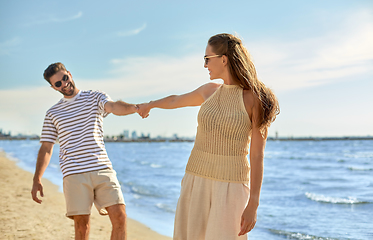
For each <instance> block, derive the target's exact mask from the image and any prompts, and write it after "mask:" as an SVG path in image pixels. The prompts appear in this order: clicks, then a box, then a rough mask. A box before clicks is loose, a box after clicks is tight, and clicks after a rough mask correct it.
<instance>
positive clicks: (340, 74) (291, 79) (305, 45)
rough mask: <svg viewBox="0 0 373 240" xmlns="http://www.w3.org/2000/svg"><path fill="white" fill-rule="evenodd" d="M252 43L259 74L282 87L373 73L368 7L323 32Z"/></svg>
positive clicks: (372, 31)
mask: <svg viewBox="0 0 373 240" xmlns="http://www.w3.org/2000/svg"><path fill="white" fill-rule="evenodd" d="M250 46H251V47H252V49H253V50H252V53H253V56H254V59H255V63H256V66H257V68H258V70H259V76H260V77H261V79H262V80H263V81H264V82H266V83H267V84H269V85H270V86H272V88H274V89H276V90H280V91H281V90H289V89H296V88H303V87H309V86H315V85H320V84H325V83H328V82H331V81H337V80H339V79H341V78H345V77H352V76H355V75H359V74H372V70H373V63H372V61H373V15H372V12H370V11H365V10H363V11H361V12H358V13H355V14H352V15H351V16H349V17H346V22H344V23H341V25H340V26H337V27H336V29H335V30H334V31H332V32H330V33H327V34H325V35H323V36H318V37H314V38H310V39H303V40H299V41H293V42H275V41H271V42H268V41H267V42H260V43H255V42H254V43H251V44H250Z"/></svg>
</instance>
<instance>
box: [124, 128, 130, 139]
mask: <svg viewBox="0 0 373 240" xmlns="http://www.w3.org/2000/svg"><path fill="white" fill-rule="evenodd" d="M123 138H124V139H129V138H130V131H128V130H124V131H123Z"/></svg>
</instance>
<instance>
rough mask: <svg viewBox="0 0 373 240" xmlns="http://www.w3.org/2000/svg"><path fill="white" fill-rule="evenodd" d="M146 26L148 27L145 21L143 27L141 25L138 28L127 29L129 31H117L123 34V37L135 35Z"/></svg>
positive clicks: (119, 34) (120, 34)
mask: <svg viewBox="0 0 373 240" xmlns="http://www.w3.org/2000/svg"><path fill="white" fill-rule="evenodd" d="M145 28H146V23H144V24H143V25H142V26H141V27H139V28H137V29H132V30H127V31H120V32H118V33H117V35H118V36H121V37H127V36H133V35H137V34H139V33H140V32H141V31H143V30H144V29H145Z"/></svg>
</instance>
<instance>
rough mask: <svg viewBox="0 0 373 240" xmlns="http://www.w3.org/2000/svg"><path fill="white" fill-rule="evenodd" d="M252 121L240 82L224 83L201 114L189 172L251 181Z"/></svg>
mask: <svg viewBox="0 0 373 240" xmlns="http://www.w3.org/2000/svg"><path fill="white" fill-rule="evenodd" d="M250 134H251V121H250V118H249V115H248V114H247V111H246V109H245V105H244V102H243V89H242V88H241V87H240V86H238V85H225V84H223V85H221V86H220V87H219V88H218V89H217V90H216V91H215V92H214V93H213V94H212V95H211V96H210V97H209V98H208V99H207V100H206V101H205V102H204V103H203V104H202V105H201V108H200V110H199V113H198V127H197V135H196V139H195V143H194V147H193V150H192V152H191V155H190V157H189V160H188V164H187V166H186V170H185V172H187V173H190V174H193V175H196V176H200V177H204V178H209V179H213V180H218V181H224V182H237V183H248V182H249V180H250V164H249V161H248V159H247V154H248V152H249V143H250Z"/></svg>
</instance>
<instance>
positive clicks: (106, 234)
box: [0, 150, 172, 240]
mask: <svg viewBox="0 0 373 240" xmlns="http://www.w3.org/2000/svg"><path fill="white" fill-rule="evenodd" d="M32 178H33V174H32V173H30V172H28V171H26V170H23V169H21V168H20V167H18V166H17V164H16V162H15V161H13V160H10V159H9V158H7V156H6V153H5V152H4V151H1V150H0V181H1V182H2V184H1V187H0V190H1V192H2V194H1V197H0V199H1V200H0V204H1V206H2V207H1V210H0V225H1V226H0V232H1V233H2V235H3V237H5V239H18V238H25V239H74V222H73V221H72V220H70V219H68V218H67V217H65V198H64V196H63V193H61V192H59V186H57V185H55V184H53V183H52V182H50V181H49V180H48V179H45V178H43V179H42V183H43V186H44V197H43V198H41V199H42V200H43V202H42V203H41V204H37V203H35V202H34V201H33V200H32V198H31V193H30V192H31V185H32ZM127 232H128V234H127V237H128V239H129V240H147V239H154V240H170V239H172V238H170V237H167V236H163V235H161V234H159V233H157V232H155V231H153V230H151V229H150V228H149V227H147V226H145V225H144V224H142V223H140V222H138V221H136V220H133V219H130V218H127ZM110 233H111V223H110V220H109V217H108V216H101V215H99V214H98V212H97V210H96V208H94V207H92V214H91V232H90V237H89V239H97V240H99V239H110Z"/></svg>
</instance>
